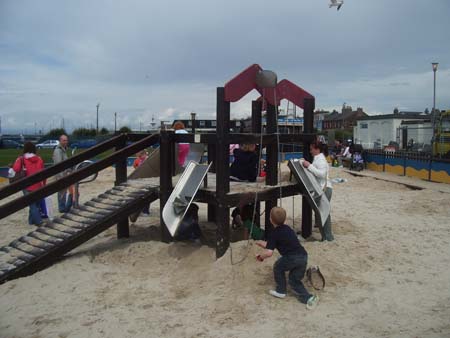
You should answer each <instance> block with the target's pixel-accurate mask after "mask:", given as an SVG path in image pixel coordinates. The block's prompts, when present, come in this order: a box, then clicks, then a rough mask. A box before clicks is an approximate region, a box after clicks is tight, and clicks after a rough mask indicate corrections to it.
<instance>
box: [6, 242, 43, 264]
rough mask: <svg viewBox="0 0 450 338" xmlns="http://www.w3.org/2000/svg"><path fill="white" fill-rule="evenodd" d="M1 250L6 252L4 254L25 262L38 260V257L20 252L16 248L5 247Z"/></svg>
mask: <svg viewBox="0 0 450 338" xmlns="http://www.w3.org/2000/svg"><path fill="white" fill-rule="evenodd" d="M0 250H1V251H4V252H7V253H8V254H10V255H11V256H14V257H17V258H18V259H20V260H22V261H24V262H29V261H31V260H33V259H35V258H36V255H32V254H29V253H26V252H23V251H22V250H18V249H16V248H13V247H11V246H4V247H3V248H1V249H0Z"/></svg>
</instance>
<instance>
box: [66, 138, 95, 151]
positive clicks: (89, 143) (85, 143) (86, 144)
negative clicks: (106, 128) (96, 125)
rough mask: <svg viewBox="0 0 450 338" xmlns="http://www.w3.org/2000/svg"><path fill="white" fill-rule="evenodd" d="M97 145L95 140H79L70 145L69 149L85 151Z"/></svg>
mask: <svg viewBox="0 0 450 338" xmlns="http://www.w3.org/2000/svg"><path fill="white" fill-rule="evenodd" d="M96 144H97V140H95V139H87V140H79V141H75V142H73V143H71V145H70V148H72V149H75V148H76V149H86V148H90V147H93V146H95V145H96Z"/></svg>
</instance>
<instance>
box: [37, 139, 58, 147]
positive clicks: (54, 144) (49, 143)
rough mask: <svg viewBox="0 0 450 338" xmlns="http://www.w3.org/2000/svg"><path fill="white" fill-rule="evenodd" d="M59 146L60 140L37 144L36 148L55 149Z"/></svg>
mask: <svg viewBox="0 0 450 338" xmlns="http://www.w3.org/2000/svg"><path fill="white" fill-rule="evenodd" d="M57 145H59V141H58V140H47V141H44V142H42V143H38V144H36V148H38V149H54V148H56V146H57Z"/></svg>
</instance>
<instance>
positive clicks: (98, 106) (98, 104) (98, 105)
mask: <svg viewBox="0 0 450 338" xmlns="http://www.w3.org/2000/svg"><path fill="white" fill-rule="evenodd" d="M98 108H100V103H97V135H98Z"/></svg>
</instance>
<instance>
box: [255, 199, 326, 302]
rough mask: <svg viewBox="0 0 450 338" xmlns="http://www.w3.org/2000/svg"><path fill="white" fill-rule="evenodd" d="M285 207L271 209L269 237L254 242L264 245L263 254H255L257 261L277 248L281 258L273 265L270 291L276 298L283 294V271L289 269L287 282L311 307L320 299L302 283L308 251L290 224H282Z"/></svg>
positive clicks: (300, 299)
mask: <svg viewBox="0 0 450 338" xmlns="http://www.w3.org/2000/svg"><path fill="white" fill-rule="evenodd" d="M285 221H286V210H284V209H283V208H280V207H274V208H272V210H271V211H270V222H271V223H272V224H273V226H274V230H273V231H271V232H269V234H268V240H267V242H265V241H257V242H256V244H257V245H258V246H260V247H262V248H265V250H264V251H263V253H261V254H259V255H257V256H256V259H257V260H258V261H260V262H262V261H264V259H266V258H269V257H272V255H273V251H274V250H275V249H277V250H278V252H279V253H280V255H281V257H280V258H278V260H277V261H276V262H275V264H274V265H273V274H274V278H275V284H276V289H275V290H270V291H269V293H270V294H271V295H272V296H274V297H277V298H284V297H286V275H285V273H286V271H289V285H290V286H291V288H292V290H293V291H294V292H295V293H296V295H297V298H298V300H299V301H300V302H301V303H303V304H306V308H307V309H313V308H314V307H315V306H316V305H317V303H318V302H319V297H318V296H315V295H311V294H310V293H309V292H308V291H307V290H306V289H305V286H304V285H303V283H302V279H303V277H304V275H305V271H306V265H307V263H308V254H307V252H306V250H305V249H304V248H303V246H302V245H301V244H300V242H299V240H298V238H297V235H296V234H295V232H294V230H292V228H291V227H289V226H288V225H286V224H284V222H285Z"/></svg>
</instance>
